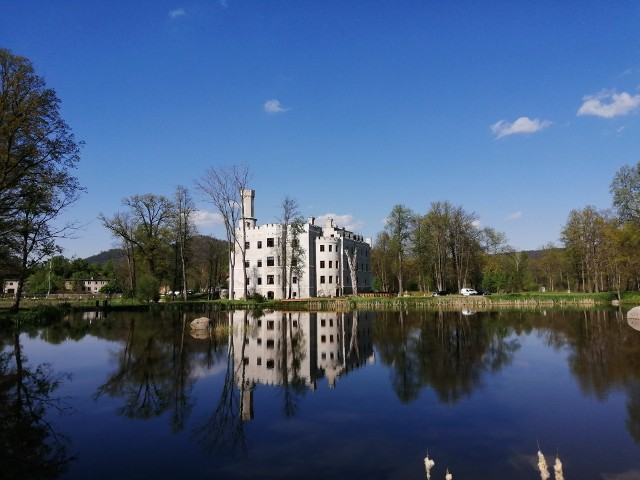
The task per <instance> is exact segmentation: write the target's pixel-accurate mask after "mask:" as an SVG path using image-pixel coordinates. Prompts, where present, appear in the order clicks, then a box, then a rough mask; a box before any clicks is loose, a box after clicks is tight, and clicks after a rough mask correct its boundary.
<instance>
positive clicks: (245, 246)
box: [244, 242, 249, 250]
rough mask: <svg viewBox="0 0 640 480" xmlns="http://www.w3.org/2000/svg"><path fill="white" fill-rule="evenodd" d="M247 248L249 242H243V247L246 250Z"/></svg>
mask: <svg viewBox="0 0 640 480" xmlns="http://www.w3.org/2000/svg"><path fill="white" fill-rule="evenodd" d="M248 248H249V242H244V249H245V250H247V249H248Z"/></svg>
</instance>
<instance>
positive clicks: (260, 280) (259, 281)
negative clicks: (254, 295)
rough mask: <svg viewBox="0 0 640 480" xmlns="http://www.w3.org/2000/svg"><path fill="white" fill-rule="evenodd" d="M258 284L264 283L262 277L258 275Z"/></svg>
mask: <svg viewBox="0 0 640 480" xmlns="http://www.w3.org/2000/svg"><path fill="white" fill-rule="evenodd" d="M258 285H262V277H258Z"/></svg>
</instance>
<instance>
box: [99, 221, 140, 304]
mask: <svg viewBox="0 0 640 480" xmlns="http://www.w3.org/2000/svg"><path fill="white" fill-rule="evenodd" d="M98 219H99V220H100V221H101V222H102V225H104V227H105V228H107V229H108V230H110V231H111V234H112V235H113V236H114V237H115V238H118V239H119V240H120V242H121V245H122V249H123V250H124V253H125V256H126V258H127V268H128V271H129V288H130V289H131V291H132V292H134V291H135V289H136V256H135V251H134V248H135V243H134V240H133V239H134V232H135V227H136V224H135V221H134V219H133V216H132V215H131V212H123V213H116V214H115V215H114V216H113V218H111V219H109V218H107V217H105V216H104V215H103V214H102V213H101V214H100V215H98Z"/></svg>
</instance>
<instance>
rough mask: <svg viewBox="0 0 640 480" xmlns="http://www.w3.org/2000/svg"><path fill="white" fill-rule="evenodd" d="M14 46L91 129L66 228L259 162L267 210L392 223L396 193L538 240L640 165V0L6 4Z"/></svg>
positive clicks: (605, 204)
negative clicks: (215, 172)
mask: <svg viewBox="0 0 640 480" xmlns="http://www.w3.org/2000/svg"><path fill="white" fill-rule="evenodd" d="M0 11H1V12H2V14H1V15H0V47H3V48H8V49H10V50H11V51H12V52H13V53H14V54H18V55H22V56H25V57H27V58H29V59H30V60H31V61H32V62H33V64H34V66H35V68H36V71H37V72H38V73H39V74H40V75H42V76H43V77H44V78H45V79H46V82H47V85H48V86H49V87H51V88H54V89H55V90H56V92H57V93H58V96H59V97H60V99H61V102H62V103H61V113H62V116H63V118H64V119H65V120H66V121H67V123H68V124H69V125H70V126H71V128H72V129H73V131H74V133H75V135H76V137H77V138H78V139H80V140H83V141H84V142H85V146H84V148H83V150H82V159H81V163H80V165H79V168H78V170H77V175H78V178H79V180H80V182H81V184H82V185H83V186H85V187H86V188H87V193H86V194H85V195H83V197H82V198H81V199H80V201H79V202H77V204H75V205H74V206H72V207H71V208H70V209H69V211H68V212H67V214H66V217H65V218H66V219H73V220H79V221H81V222H83V223H86V224H87V227H86V229H85V230H84V231H82V232H80V233H79V238H77V239H75V240H67V241H65V242H64V247H65V249H66V251H65V255H66V256H68V257H71V256H78V257H86V256H89V255H92V254H95V253H98V252H100V251H101V250H106V249H108V248H111V247H112V246H113V245H114V240H113V239H112V238H111V237H110V235H109V233H108V232H107V231H106V230H105V229H104V228H103V227H102V226H101V225H100V222H99V221H98V220H97V218H96V217H97V216H98V214H99V213H100V212H102V213H104V214H105V215H107V216H110V215H112V214H113V213H115V212H116V211H122V210H123V207H122V206H121V203H120V202H121V199H122V198H124V197H128V196H130V195H133V194H144V193H155V194H164V195H167V196H172V195H173V193H174V191H175V187H176V186H177V185H179V184H180V185H184V186H186V187H188V188H190V189H192V193H193V195H194V198H195V199H196V201H197V204H198V207H199V208H200V209H201V210H202V216H201V225H200V231H201V232H202V233H206V234H214V235H216V236H218V237H220V238H222V237H223V231H222V229H221V228H220V226H219V225H216V224H215V218H216V217H215V215H214V211H213V208H212V206H211V205H209V204H207V202H206V201H205V199H204V198H202V197H200V195H199V194H198V193H197V192H196V190H195V187H194V179H197V178H199V177H201V176H202V174H203V172H204V171H205V169H206V168H208V167H210V166H220V165H231V164H242V163H246V164H247V165H248V166H249V169H250V171H251V173H252V175H253V180H252V182H251V187H252V188H253V189H255V190H256V216H257V217H258V222H259V223H270V222H274V221H275V218H276V217H277V216H278V214H279V208H278V205H279V204H280V203H281V201H282V199H283V198H284V197H285V196H287V195H288V196H290V197H293V198H295V199H296V200H297V201H298V202H299V204H300V207H301V212H302V214H303V215H304V216H305V217H306V216H316V217H321V216H323V215H327V214H331V215H332V216H334V217H335V218H336V223H338V225H339V226H344V227H347V228H351V229H353V230H355V231H356V232H358V233H361V234H363V235H365V236H367V237H372V238H375V236H376V235H377V233H378V232H380V231H381V230H382V229H383V228H384V219H385V217H386V216H387V215H388V213H389V212H390V211H391V209H392V207H393V206H394V205H395V204H399V203H401V204H404V205H406V206H408V207H410V208H411V209H412V210H414V211H415V212H416V213H421V214H424V213H426V212H427V211H428V209H429V206H430V204H431V202H434V201H444V200H448V201H450V202H451V203H453V204H455V205H461V206H462V207H463V208H464V209H465V210H467V211H469V212H475V213H476V214H477V216H478V218H479V222H480V225H481V226H490V227H493V228H495V229H496V230H498V231H501V232H504V233H505V234H506V235H507V237H508V240H509V243H510V244H511V245H512V246H514V247H515V248H517V249H524V250H528V249H535V248H537V247H539V246H541V245H543V244H545V243H548V242H558V237H559V234H560V230H561V228H562V226H563V224H564V223H565V222H566V219H567V216H568V214H569V212H570V210H571V209H575V208H583V207H585V206H587V205H594V206H596V207H597V208H602V209H604V208H609V206H610V204H611V195H610V193H609V185H610V183H611V180H612V178H613V176H614V174H615V172H616V171H617V170H618V169H619V168H620V167H621V166H622V165H635V164H636V163H637V162H638V161H640V156H639V155H638V152H640V117H639V115H638V114H639V112H640V34H639V32H640V29H639V27H640V2H637V1H624V0H622V1H616V2H594V1H588V0H585V1H562V2H558V1H538V2H517V1H513V2H507V1H487V2H477V1H411V0H407V1H401V2H389V1H385V2H382V1H375V0H368V1H364V0H360V1H358V0H351V1H346V0H340V1H338V0H322V1H319V0H318V1H304V0H288V1H285V0H283V1H278V0H273V1H271V0H255V1H241V0H226V1H221V0H172V1H165V0H136V1H117V0H113V1H99V0H96V1H86V0H60V1H55V2H51V1H49V2H45V1H36V0H21V1H19V2H17V1H14V0H0Z"/></svg>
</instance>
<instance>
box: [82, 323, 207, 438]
mask: <svg viewBox="0 0 640 480" xmlns="http://www.w3.org/2000/svg"><path fill="white" fill-rule="evenodd" d="M127 323H128V327H127V329H126V336H125V338H124V339H123V342H122V348H121V349H120V350H117V351H115V352H114V353H113V354H112V358H111V361H112V364H113V365H114V367H115V369H114V370H113V372H112V373H111V374H110V375H109V376H108V377H107V379H106V381H105V382H104V383H103V384H102V385H100V387H98V390H97V392H96V393H95V395H94V398H95V399H96V400H99V399H100V397H101V396H102V395H108V396H109V397H113V398H122V399H123V402H124V403H123V405H122V406H121V407H119V408H118V409H117V413H118V414H119V415H122V416H124V417H127V418H135V419H148V418H151V417H156V416H160V415H162V414H164V413H165V412H167V411H170V412H171V426H172V428H173V429H174V430H176V431H179V430H181V429H182V428H183V427H184V423H185V421H186V419H187V418H188V416H189V412H190V411H191V409H192V406H193V403H192V402H193V401H192V399H191V395H190V392H191V389H192V387H193V384H194V382H195V377H194V376H193V375H192V374H191V372H192V369H193V365H192V364H191V363H190V361H189V357H190V356H191V354H190V353H191V352H190V348H189V347H190V345H189V343H188V342H187V338H188V334H187V315H186V314H182V315H181V316H180V318H175V319H173V320H172V321H171V323H170V325H169V328H167V325H166V324H163V323H161V322H158V323H155V324H154V325H152V326H151V328H150V326H149V325H148V322H144V323H143V324H142V327H143V328H138V329H137V328H136V316H134V315H131V317H130V318H129V319H128V321H127ZM154 327H155V328H154Z"/></svg>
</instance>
